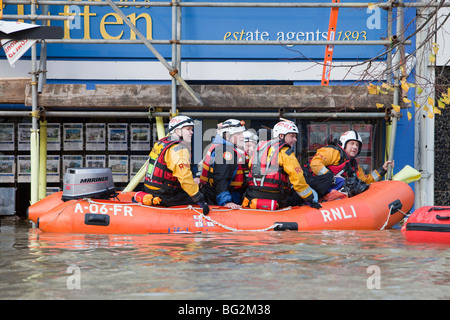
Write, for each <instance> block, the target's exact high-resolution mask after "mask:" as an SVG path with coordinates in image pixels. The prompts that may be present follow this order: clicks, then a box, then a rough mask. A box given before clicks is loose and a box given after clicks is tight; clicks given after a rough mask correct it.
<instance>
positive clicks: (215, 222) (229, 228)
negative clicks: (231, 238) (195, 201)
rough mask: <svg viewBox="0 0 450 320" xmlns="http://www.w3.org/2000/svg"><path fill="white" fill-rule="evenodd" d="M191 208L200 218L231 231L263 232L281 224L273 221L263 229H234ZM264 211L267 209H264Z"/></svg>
mask: <svg viewBox="0 0 450 320" xmlns="http://www.w3.org/2000/svg"><path fill="white" fill-rule="evenodd" d="M191 209H192V210H193V211H195V212H197V213H198V214H199V215H200V216H202V218H205V220H208V221H209V222H211V223H213V224H215V225H217V226H219V227H221V228H224V229H225V230H228V231H233V232H263V231H268V230H270V229H273V228H275V227H277V226H281V225H282V224H281V223H274V224H273V225H271V226H269V227H267V228H264V229H253V230H241V229H236V228H233V227H229V226H227V225H224V224H222V223H220V222H217V221H215V220H213V219H211V217H208V216H205V215H204V214H203V212H200V211H198V210H197V209H195V208H194V207H192V206H191ZM213 210H214V209H213ZM265 211H267V210H265Z"/></svg>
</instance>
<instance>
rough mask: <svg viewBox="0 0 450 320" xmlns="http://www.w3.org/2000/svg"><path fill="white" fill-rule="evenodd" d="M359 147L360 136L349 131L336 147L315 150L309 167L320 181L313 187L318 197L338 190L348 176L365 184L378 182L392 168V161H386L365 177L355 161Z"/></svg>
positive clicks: (334, 145)
mask: <svg viewBox="0 0 450 320" xmlns="http://www.w3.org/2000/svg"><path fill="white" fill-rule="evenodd" d="M361 147H362V139H361V136H360V135H359V134H358V133H357V132H356V131H355V130H350V131H347V132H344V133H343V134H342V135H341V137H340V138H339V142H338V145H336V144H330V145H329V146H326V147H323V148H320V149H319V150H317V152H316V154H315V155H314V157H313V158H312V159H311V162H310V164H309V166H310V168H311V171H312V173H313V174H314V175H315V176H316V177H320V178H319V179H321V183H320V184H321V186H315V185H314V186H315V189H316V190H317V191H318V192H319V196H321V195H324V194H326V193H328V192H330V191H331V190H332V189H336V190H338V189H340V188H341V187H342V186H343V185H344V182H345V179H347V178H349V177H350V176H356V177H357V178H358V179H360V180H361V181H363V182H365V183H366V184H371V183H374V182H377V181H380V180H381V179H382V177H383V176H384V175H385V174H386V171H387V169H388V166H389V165H391V166H394V161H386V162H385V163H384V164H383V165H382V166H381V167H380V168H378V169H376V170H373V171H372V172H371V173H370V174H368V175H366V174H365V173H364V171H363V169H362V168H361V166H359V164H358V162H357V160H356V157H357V156H358V155H359V153H360V152H361Z"/></svg>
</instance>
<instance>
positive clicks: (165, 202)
mask: <svg viewBox="0 0 450 320" xmlns="http://www.w3.org/2000/svg"><path fill="white" fill-rule="evenodd" d="M144 192H146V193H150V194H152V195H153V197H160V198H161V203H160V205H161V206H163V207H173V206H182V205H187V204H196V203H195V202H194V200H192V198H191V197H190V196H189V195H188V194H187V193H186V191H184V190H183V189H176V190H170V191H169V192H167V191H163V190H151V189H149V188H147V187H145V186H144Z"/></svg>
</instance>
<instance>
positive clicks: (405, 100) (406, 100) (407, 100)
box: [403, 97, 411, 103]
mask: <svg viewBox="0 0 450 320" xmlns="http://www.w3.org/2000/svg"><path fill="white" fill-rule="evenodd" d="M403 102H404V103H411V100H409V99H408V98H406V97H404V98H403Z"/></svg>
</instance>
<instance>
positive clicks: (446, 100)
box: [444, 96, 450, 104]
mask: <svg viewBox="0 0 450 320" xmlns="http://www.w3.org/2000/svg"><path fill="white" fill-rule="evenodd" d="M444 103H445V104H450V98H449V97H447V96H445V97H444Z"/></svg>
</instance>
